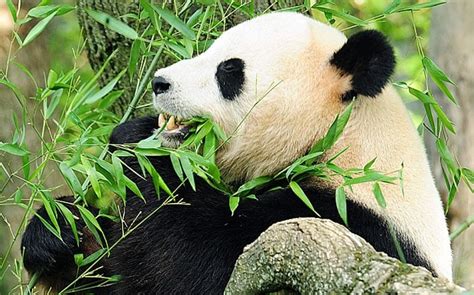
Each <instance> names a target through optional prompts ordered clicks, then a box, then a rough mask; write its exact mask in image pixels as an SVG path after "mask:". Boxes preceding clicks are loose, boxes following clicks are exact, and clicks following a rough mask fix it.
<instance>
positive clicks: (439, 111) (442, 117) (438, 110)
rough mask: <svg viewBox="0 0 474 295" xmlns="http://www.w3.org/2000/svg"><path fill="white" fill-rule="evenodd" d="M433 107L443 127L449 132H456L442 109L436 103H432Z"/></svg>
mask: <svg viewBox="0 0 474 295" xmlns="http://www.w3.org/2000/svg"><path fill="white" fill-rule="evenodd" d="M433 109H434V110H435V112H436V114H437V115H438V118H439V119H440V120H441V123H442V124H443V126H444V127H446V128H448V130H449V131H451V133H453V134H456V129H455V128H454V125H453V123H452V122H451V121H450V120H449V118H448V116H447V115H446V114H445V113H444V111H443V109H442V108H441V107H440V106H439V105H438V104H436V105H433Z"/></svg>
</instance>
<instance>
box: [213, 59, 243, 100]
mask: <svg viewBox="0 0 474 295" xmlns="http://www.w3.org/2000/svg"><path fill="white" fill-rule="evenodd" d="M244 68H245V63H244V61H243V60H241V59H240V58H231V59H228V60H226V61H223V62H221V63H220V64H219V65H218V66H217V71H216V80H217V85H218V86H219V90H220V91H221V94H222V97H223V98H224V99H226V100H234V99H235V98H237V97H238V96H239V94H240V93H242V89H243V86H244V82H245V74H244Z"/></svg>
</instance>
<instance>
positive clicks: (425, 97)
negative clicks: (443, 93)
mask: <svg viewBox="0 0 474 295" xmlns="http://www.w3.org/2000/svg"><path fill="white" fill-rule="evenodd" d="M408 92H410V94H412V95H413V96H415V97H416V98H418V99H419V100H420V101H421V102H422V103H423V104H430V105H436V104H438V102H436V100H434V98H433V97H432V96H431V94H426V93H423V92H421V91H420V90H418V89H415V88H412V87H409V86H408Z"/></svg>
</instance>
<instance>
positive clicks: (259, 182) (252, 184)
mask: <svg viewBox="0 0 474 295" xmlns="http://www.w3.org/2000/svg"><path fill="white" fill-rule="evenodd" d="M272 180H273V178H272V177H270V176H259V177H257V178H254V179H252V180H249V181H247V182H245V183H244V184H242V185H241V186H240V187H239V188H238V189H237V191H236V192H235V193H234V194H233V196H239V197H245V194H247V193H248V192H249V191H251V190H253V189H255V188H258V187H261V186H263V185H265V184H267V183H269V182H271V181H272Z"/></svg>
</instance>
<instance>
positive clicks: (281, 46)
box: [22, 12, 452, 294]
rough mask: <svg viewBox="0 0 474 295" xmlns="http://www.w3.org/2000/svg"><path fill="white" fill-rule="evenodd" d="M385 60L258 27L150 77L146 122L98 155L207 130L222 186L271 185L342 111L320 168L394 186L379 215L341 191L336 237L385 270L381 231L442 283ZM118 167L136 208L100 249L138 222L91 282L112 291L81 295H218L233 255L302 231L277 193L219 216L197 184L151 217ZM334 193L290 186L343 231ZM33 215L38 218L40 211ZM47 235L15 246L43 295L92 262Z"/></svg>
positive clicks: (267, 22) (384, 48) (85, 234)
mask: <svg viewBox="0 0 474 295" xmlns="http://www.w3.org/2000/svg"><path fill="white" fill-rule="evenodd" d="M394 60H395V59H394V53H393V49H392V47H391V46H390V44H389V43H388V41H387V40H386V38H385V37H384V36H383V35H382V34H381V33H379V32H377V31H372V30H367V31H361V32H359V33H356V34H354V35H352V36H351V37H350V38H348V39H347V38H346V37H345V36H344V34H342V33H341V32H340V31H338V30H336V29H335V28H333V27H331V26H328V25H326V24H323V23H320V22H318V21H315V20H313V19H311V18H309V17H307V16H304V15H301V14H297V13H291V12H278V13H271V14H267V15H263V16H259V17H256V18H254V19H252V20H249V21H246V22H244V23H242V24H239V25H237V26H235V27H233V28H231V29H229V30H228V31H226V32H224V33H223V34H222V36H221V37H219V38H218V39H217V40H215V42H214V43H213V44H212V46H211V47H210V48H209V49H208V50H207V51H206V52H204V53H202V54H201V55H199V56H196V57H195V58H192V59H189V60H183V61H180V62H178V63H176V64H173V65H171V66H169V67H166V68H163V69H159V70H158V71H156V73H155V77H154V79H153V81H152V89H153V104H154V106H155V107H156V109H157V110H158V112H159V113H160V115H159V116H152V117H144V118H138V119H134V120H131V121H129V122H126V123H124V124H121V125H119V126H118V127H116V129H115V130H114V131H113V133H112V136H111V138H110V143H111V147H112V148H114V147H115V148H116V147H118V146H120V145H122V144H126V143H136V142H139V141H140V140H142V139H145V138H148V137H150V136H152V135H153V134H155V133H156V132H157V131H156V130H158V129H160V127H164V126H163V125H164V124H165V123H164V120H163V118H164V117H167V118H170V121H173V122H172V123H169V122H168V125H167V126H166V128H165V130H164V131H163V132H162V133H159V134H158V135H157V136H158V137H160V138H161V140H162V141H163V145H165V146H168V147H177V146H179V144H180V143H182V142H183V140H184V139H185V138H186V134H187V132H188V128H187V126H186V125H185V124H183V123H180V122H177V121H178V118H192V117H194V116H209V117H211V118H212V119H213V120H214V121H215V122H217V123H218V124H219V125H220V126H221V127H222V129H223V130H224V131H225V132H226V133H227V134H233V136H232V137H231V138H230V140H229V141H228V142H227V143H226V144H225V145H224V146H223V148H222V149H220V150H219V151H218V154H217V160H216V161H217V164H218V166H219V168H220V169H221V171H222V177H223V179H224V180H225V181H226V183H228V184H233V185H238V184H241V183H243V182H244V181H247V180H250V179H252V178H255V177H258V176H262V175H273V174H275V173H276V172H278V171H280V170H281V169H282V168H284V167H286V166H288V165H289V164H291V163H292V162H293V161H294V160H296V159H298V158H299V157H301V156H304V155H305V153H307V152H308V150H309V149H310V148H311V146H312V145H313V144H314V143H315V141H317V140H318V139H320V138H322V137H323V136H324V135H325V134H326V132H327V131H328V128H329V126H330V125H331V123H332V122H333V120H334V119H335V117H336V116H337V115H338V114H339V113H341V112H342V111H343V110H344V109H345V107H346V106H347V105H348V104H349V103H350V102H353V111H352V115H351V117H350V120H349V122H348V125H347V127H346V128H345V130H344V132H343V134H342V136H341V137H340V138H339V140H338V141H337V143H336V144H335V145H334V146H333V148H332V149H331V150H330V151H328V152H327V154H326V155H325V156H324V157H323V159H322V160H324V159H328V158H329V157H331V156H332V155H334V154H335V153H337V152H338V151H340V150H342V149H343V148H348V149H347V151H346V152H344V153H343V154H342V155H341V156H339V157H338V158H337V159H336V160H335V163H336V164H337V165H339V166H341V167H344V168H351V167H363V166H364V165H365V164H366V163H367V162H369V161H370V160H372V159H373V158H375V157H376V158H377V160H376V162H375V164H374V165H375V168H376V169H377V170H379V171H385V172H388V171H394V170H398V169H400V166H401V165H402V164H403V188H404V192H402V191H401V189H400V187H399V186H397V185H382V189H383V192H384V195H385V199H386V202H387V207H386V208H385V209H383V208H381V207H380V206H379V205H378V204H377V202H376V200H375V198H374V196H373V192H372V187H371V185H369V184H360V185H355V186H353V189H352V190H348V191H347V192H346V193H347V211H348V219H349V222H348V227H349V229H350V230H351V231H352V232H354V233H356V234H358V235H360V236H361V237H363V238H364V239H365V240H367V241H368V242H369V243H370V244H372V245H373V246H374V248H375V249H376V250H379V251H383V252H385V253H387V254H388V255H390V256H392V257H396V258H398V254H397V251H396V248H395V246H394V242H393V239H392V237H391V234H390V230H391V229H390V227H392V228H393V230H394V232H395V235H396V238H397V240H398V241H399V243H400V245H401V247H402V249H403V252H404V255H405V258H406V261H407V262H408V263H411V264H414V265H418V266H423V267H425V268H427V269H428V270H430V271H431V272H432V273H433V274H434V275H436V276H439V277H444V278H446V279H448V280H451V279H452V273H451V260H452V257H451V249H450V242H449V237H448V230H447V225H446V220H445V216H444V214H443V209H442V203H441V200H440V197H439V194H438V192H437V190H436V188H435V184H434V181H433V177H432V175H431V172H430V168H429V165H428V161H427V157H426V154H425V149H424V147H423V144H422V141H421V139H420V137H419V135H418V133H417V131H416V130H415V128H414V126H413V125H412V123H411V120H410V117H409V114H408V112H407V110H406V108H405V106H404V104H403V102H402V100H401V99H400V97H399V96H398V95H397V93H396V92H395V90H394V89H393V87H392V86H391V85H389V78H390V76H391V74H392V72H393V69H394V65H395V61H394ZM151 163H152V164H153V165H154V167H155V168H156V169H157V171H158V172H159V173H160V174H161V176H162V177H163V178H164V180H165V181H166V182H167V183H168V185H169V186H170V187H171V188H172V189H173V188H176V187H177V186H178V185H179V184H180V183H181V182H180V180H179V178H178V177H177V176H176V175H175V172H174V170H173V168H172V165H171V162H170V160H169V159H168V158H167V157H152V158H151ZM125 164H126V165H125V166H126V167H128V169H126V170H125V172H124V173H125V174H126V175H127V176H128V177H129V178H131V179H132V180H133V181H135V182H136V183H137V185H138V187H139V188H140V190H141V191H142V193H143V195H144V196H145V199H146V202H143V201H142V200H141V199H139V198H137V197H136V196H135V195H134V194H133V193H132V192H128V199H127V204H126V206H124V208H123V211H124V214H123V216H124V218H125V221H124V223H122V224H120V223H113V222H109V221H107V220H105V221H103V224H102V227H103V228H104V230H105V231H106V235H107V236H108V238H109V240H110V241H111V242H110V244H112V243H113V242H114V241H116V240H117V239H118V238H119V237H120V235H121V233H122V226H127V225H129V224H133V223H136V222H139V221H141V220H143V219H144V218H145V217H146V220H145V221H144V223H143V224H142V225H141V226H140V227H138V228H137V229H136V230H135V231H134V232H133V233H132V234H130V235H129V236H128V237H127V238H125V239H124V240H123V241H121V242H120V243H118V245H117V246H116V247H114V248H113V250H112V252H111V254H110V255H109V256H108V257H106V258H105V259H104V261H102V263H101V268H100V269H99V270H97V272H98V273H100V274H103V275H106V276H111V275H119V276H120V280H119V282H117V283H115V284H112V285H109V286H107V287H103V288H98V289H96V290H94V292H95V293H106V294H109V293H112V294H147V293H152V294H219V293H222V292H223V290H224V288H225V286H226V283H227V281H228V279H229V277H230V275H231V272H232V270H233V267H234V264H235V262H236V259H237V258H238V256H239V255H240V254H241V253H242V251H243V248H244V246H245V245H247V244H249V243H251V242H252V241H254V240H255V239H256V238H257V237H258V236H259V235H260V234H261V233H262V232H263V231H265V229H267V228H268V227H269V226H270V225H272V224H273V223H275V222H278V221H282V220H286V219H290V218H296V217H315V215H314V213H313V212H312V211H311V210H309V209H308V207H307V206H306V205H304V204H303V202H301V201H300V200H299V199H298V198H297V197H295V195H294V194H293V193H292V191H291V190H290V189H289V188H283V189H281V190H274V191H267V192H262V193H259V194H257V196H256V199H245V200H242V201H241V203H240V205H239V207H238V208H237V211H236V212H235V214H234V215H233V216H232V215H231V213H230V211H229V208H228V198H227V197H226V196H225V195H224V194H223V193H221V192H219V191H217V190H215V189H213V188H212V187H210V186H209V185H208V184H207V183H206V182H205V181H204V180H201V179H197V180H196V187H197V190H196V191H194V190H193V189H192V188H191V187H190V185H184V186H181V187H180V188H179V189H178V191H177V195H178V196H179V198H180V199H181V201H182V202H181V203H184V204H185V205H165V206H163V207H161V208H159V207H160V206H161V205H162V204H163V198H161V199H160V198H158V197H157V195H156V192H155V189H154V187H153V184H152V181H151V180H150V178H146V179H143V178H141V177H139V176H137V174H136V173H134V172H132V170H136V171H140V168H139V165H138V162H137V159H136V158H134V157H129V158H126V159H125ZM340 183H341V180H340V179H334V180H324V181H322V180H318V179H309V180H306V181H305V182H304V183H301V186H302V188H303V190H304V191H305V192H306V194H307V195H308V197H309V198H310V200H311V201H312V203H313V204H314V207H315V209H316V211H317V212H318V213H319V214H320V215H321V218H327V219H331V220H333V221H335V222H338V223H343V222H342V220H341V218H340V217H339V214H338V212H337V208H336V205H335V198H334V196H335V188H336V187H337V186H338V185H340ZM68 198H71V197H66V200H68ZM157 208H159V210H157V212H155V211H156V209H157ZM74 212H75V211H74ZM151 212H153V214H151V215H150V213H151ZM38 215H40V216H43V217H46V216H47V214H46V212H45V209H44V208H42V209H40V210H39V211H38ZM60 226H61V227H62V231H61V234H62V236H63V241H64V242H61V241H60V240H58V239H57V238H55V237H54V236H53V235H52V234H51V233H50V232H49V231H48V230H47V229H46V228H45V227H44V226H43V225H42V224H41V222H40V221H39V219H38V218H37V217H33V219H32V220H31V222H30V223H29V226H28V227H27V229H26V232H25V234H24V236H23V240H22V247H23V249H24V265H25V267H26V269H27V270H28V271H29V272H30V273H32V272H38V273H41V282H42V283H43V284H45V285H48V286H51V287H53V288H54V289H56V290H58V289H61V288H63V287H64V286H66V285H67V284H68V283H69V282H71V281H72V279H73V278H74V277H75V275H76V267H75V266H74V259H73V254H74V253H86V254H90V253H92V252H94V251H95V250H97V249H98V247H97V245H96V244H95V243H94V240H93V238H92V236H91V234H90V232H89V231H88V230H87V228H86V227H85V226H84V224H82V223H81V222H78V228H79V230H80V231H81V232H82V236H81V239H82V240H81V244H80V245H79V246H77V245H76V244H75V242H74V238H73V236H72V234H71V231H70V230H69V229H68V226H67V223H66V222H65V221H64V220H62V219H61V218H60Z"/></svg>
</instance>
